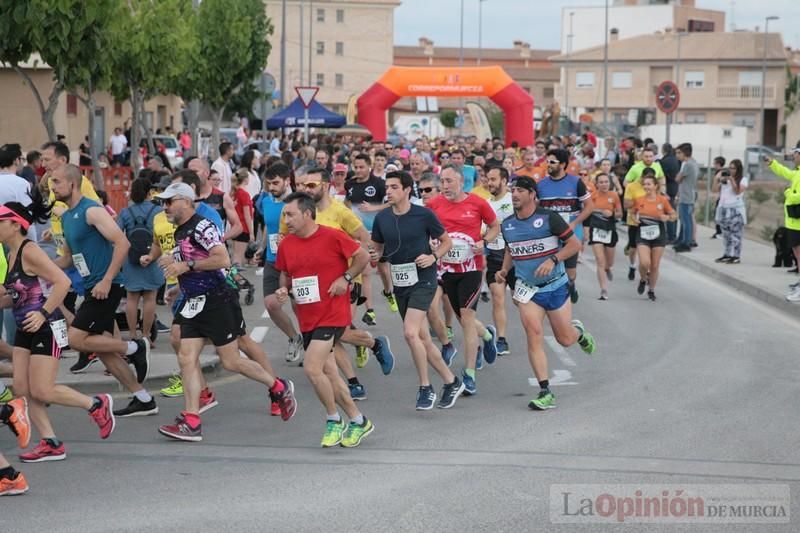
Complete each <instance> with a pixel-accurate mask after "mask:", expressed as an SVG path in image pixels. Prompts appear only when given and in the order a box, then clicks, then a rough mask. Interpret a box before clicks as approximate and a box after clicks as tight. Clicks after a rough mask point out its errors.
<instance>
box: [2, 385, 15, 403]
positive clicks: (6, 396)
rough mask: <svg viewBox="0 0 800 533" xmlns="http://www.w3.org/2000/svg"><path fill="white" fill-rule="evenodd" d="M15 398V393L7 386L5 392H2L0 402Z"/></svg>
mask: <svg viewBox="0 0 800 533" xmlns="http://www.w3.org/2000/svg"><path fill="white" fill-rule="evenodd" d="M13 399H14V393H13V392H11V389H9V388H5V389H3V394H0V403H8V402H10V401H11V400H13Z"/></svg>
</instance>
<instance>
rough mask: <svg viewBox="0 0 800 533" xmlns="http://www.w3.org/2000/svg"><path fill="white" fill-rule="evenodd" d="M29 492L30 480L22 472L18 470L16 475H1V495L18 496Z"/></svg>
mask: <svg viewBox="0 0 800 533" xmlns="http://www.w3.org/2000/svg"><path fill="white" fill-rule="evenodd" d="M26 492H28V482H27V480H26V479H25V476H23V475H22V472H16V473H15V477H13V478H10V477H0V496H16V495H18V494H25V493H26Z"/></svg>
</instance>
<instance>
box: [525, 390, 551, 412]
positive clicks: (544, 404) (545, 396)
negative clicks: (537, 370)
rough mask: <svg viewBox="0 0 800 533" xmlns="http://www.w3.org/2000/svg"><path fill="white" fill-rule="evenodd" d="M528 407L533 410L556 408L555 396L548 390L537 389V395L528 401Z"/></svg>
mask: <svg viewBox="0 0 800 533" xmlns="http://www.w3.org/2000/svg"><path fill="white" fill-rule="evenodd" d="M528 407H529V408H531V409H533V410H534V411H544V410H545V409H555V408H556V397H555V396H554V395H553V393H552V392H550V391H549V390H542V391H539V396H537V397H536V398H534V399H533V400H531V401H530V402H529V403H528Z"/></svg>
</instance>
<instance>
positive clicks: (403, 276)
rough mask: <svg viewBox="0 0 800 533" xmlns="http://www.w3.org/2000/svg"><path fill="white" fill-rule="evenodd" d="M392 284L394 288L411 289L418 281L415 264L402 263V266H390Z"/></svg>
mask: <svg viewBox="0 0 800 533" xmlns="http://www.w3.org/2000/svg"><path fill="white" fill-rule="evenodd" d="M391 270H392V283H393V285H394V286H395V287H411V286H413V285H416V284H417V282H418V281H419V277H418V276H417V265H416V264H415V263H403V264H402V265H392V266H391Z"/></svg>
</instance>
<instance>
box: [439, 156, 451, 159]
mask: <svg viewBox="0 0 800 533" xmlns="http://www.w3.org/2000/svg"><path fill="white" fill-rule="evenodd" d="M439 159H450V156H449V155H440V156H439Z"/></svg>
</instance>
